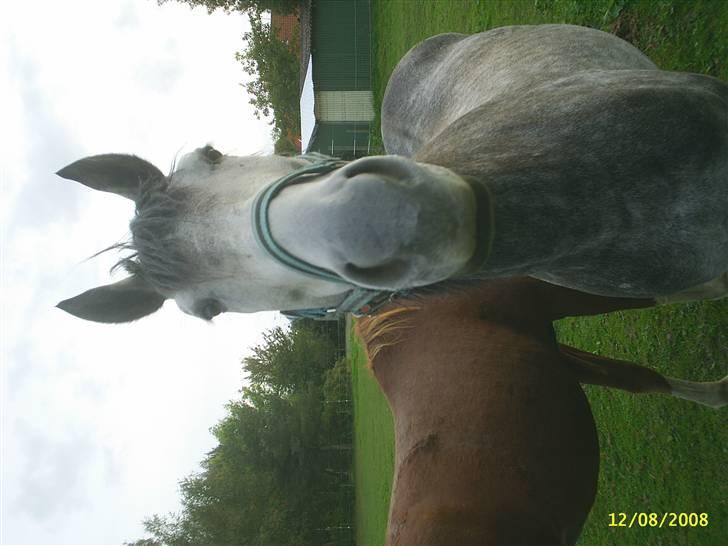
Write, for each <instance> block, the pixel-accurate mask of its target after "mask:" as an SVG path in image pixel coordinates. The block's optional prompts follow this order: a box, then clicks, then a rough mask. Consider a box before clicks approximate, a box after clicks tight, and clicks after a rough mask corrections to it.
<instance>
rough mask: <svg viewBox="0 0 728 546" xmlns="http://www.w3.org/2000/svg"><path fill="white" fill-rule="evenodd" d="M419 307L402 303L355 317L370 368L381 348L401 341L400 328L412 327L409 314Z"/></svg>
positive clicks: (357, 330)
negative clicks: (391, 307)
mask: <svg viewBox="0 0 728 546" xmlns="http://www.w3.org/2000/svg"><path fill="white" fill-rule="evenodd" d="M420 309H421V307H419V306H416V305H402V306H399V307H395V308H393V309H387V310H385V311H382V312H381V313H378V314H376V315H371V316H366V317H362V318H359V319H357V321H356V333H357V334H358V335H359V338H360V339H361V341H362V344H363V345H364V350H365V352H366V355H367V365H368V366H369V367H370V368H371V366H372V363H373V362H374V359H375V358H376V357H377V355H378V354H379V352H380V351H381V350H382V349H384V348H385V347H390V346H392V345H396V344H397V343H399V342H400V341H401V339H402V330H407V329H409V328H411V327H412V323H411V322H412V321H411V320H410V319H411V316H409V315H410V314H411V313H412V312H414V311H418V310H420Z"/></svg>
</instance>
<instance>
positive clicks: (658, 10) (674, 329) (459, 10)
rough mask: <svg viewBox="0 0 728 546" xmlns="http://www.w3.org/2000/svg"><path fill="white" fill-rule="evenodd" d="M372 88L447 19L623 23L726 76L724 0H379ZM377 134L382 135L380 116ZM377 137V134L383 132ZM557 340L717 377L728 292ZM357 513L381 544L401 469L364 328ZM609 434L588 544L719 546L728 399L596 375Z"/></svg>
mask: <svg viewBox="0 0 728 546" xmlns="http://www.w3.org/2000/svg"><path fill="white" fill-rule="evenodd" d="M373 20H374V44H375V46H374V54H375V60H374V63H373V66H374V85H375V89H374V93H375V101H377V102H378V104H381V98H382V95H383V93H384V88H385V86H386V82H387V80H388V78H389V75H390V73H391V71H392V70H393V69H394V66H395V65H396V63H397V62H398V61H399V59H400V58H401V57H402V56H403V55H404V54H405V53H406V52H407V50H408V49H409V48H410V47H412V46H413V45H415V44H416V43H418V42H419V41H421V40H422V39H424V38H426V37H428V36H432V35H434V34H438V33H441V32H453V31H454V32H464V33H473V32H479V31H482V30H486V29H489V28H493V27H498V26H502V25H509V24H533V23H547V22H548V23H573V24H582V25H587V26H592V27H596V28H600V29H603V30H608V31H615V32H617V33H618V34H619V35H620V36H622V37H624V38H625V39H628V40H630V41H631V42H633V43H634V44H635V45H636V46H637V47H639V48H640V49H641V50H642V51H644V52H645V53H647V54H648V55H649V56H650V58H651V59H652V60H653V61H655V62H656V63H657V64H658V66H660V67H661V68H664V69H668V70H681V71H690V72H699V73H705V74H710V75H712V76H716V77H719V78H721V79H723V80H728V2H723V1H708V0H703V1H700V0H696V1H692V2H688V1H680V2H658V1H629V0H627V1H624V0H596V1H594V2H588V1H582V0H550V1H549V0H537V1H536V0H532V1H508V0H480V1H478V0H472V1H459V0H454V1H446V0H373ZM374 138H375V142H379V143H380V144H381V139H380V138H379V137H378V127H377V128H376V129H375V135H374ZM377 139H378V140H377ZM557 332H558V336H559V338H560V340H562V341H563V342H565V343H568V344H571V345H573V346H575V347H579V348H582V349H585V350H589V351H593V352H596V353H599V354H603V355H606V356H612V357H617V358H623V359H626V360H632V361H635V362H639V363H642V364H645V365H649V366H650V367H653V368H654V369H657V370H659V371H660V372H662V373H664V374H665V375H670V376H674V377H680V378H683V379H691V380H714V379H718V378H720V377H722V376H723V375H725V374H726V373H728V300H724V301H721V302H703V303H699V304H690V305H675V306H665V307H661V308H658V309H653V310H648V311H631V312H624V313H614V314H612V315H605V316H599V317H592V318H584V319H567V320H564V321H561V322H560V323H558V324H557ZM350 342H351V343H350V347H351V353H352V365H353V372H354V399H355V400H354V401H355V479H356V487H357V504H356V527H357V544H358V545H359V546H379V545H380V544H383V540H384V532H385V529H386V522H387V515H388V504H389V495H390V487H391V478H392V460H393V452H392V442H393V438H392V429H391V415H390V413H389V410H388V408H387V406H386V402H385V401H384V398H383V397H382V395H381V393H380V392H379V389H378V387H377V385H376V383H375V382H374V380H373V378H372V376H371V374H370V372H369V371H368V370H367V369H366V363H365V361H364V357H363V353H362V352H361V348H360V347H359V345H358V343H357V341H356V340H355V339H351V340H350ZM586 390H587V395H588V397H589V400H590V402H591V404H592V409H593V411H594V417H595V419H596V421H597V427H598V429H599V438H600V443H601V447H602V459H601V465H602V467H601V472H600V481H599V492H598V496H597V500H596V503H595V506H594V509H593V510H592V513H591V515H590V517H589V520H588V521H587V524H586V526H585V529H584V533H583V535H582V538H581V540H580V544H581V545H589V546H591V545H594V546H597V545H598V546H602V545H610V546H611V545H615V544H619V545H620V546H637V545H639V546H658V545H669V546H680V545H688V544H689V545H690V546H696V545H698V546H700V545H705V546H717V545H720V544H726V543H728V541H727V540H726V538H725V537H726V536H728V480H726V470H727V469H728V413H727V412H726V410H722V411H720V412H716V411H714V410H710V409H708V408H703V407H701V406H697V405H694V404H690V403H688V402H684V401H682V400H677V399H672V398H670V397H661V396H633V395H630V394H627V393H623V392H621V391H616V390H610V389H602V388H597V387H593V388H587V389H586ZM635 511H636V512H650V511H653V512H663V511H668V512H707V513H708V514H709V516H710V523H709V526H708V527H707V528H697V529H649V528H646V529H639V528H632V529H621V528H610V527H608V522H609V520H608V514H609V513H610V512H628V513H629V512H635Z"/></svg>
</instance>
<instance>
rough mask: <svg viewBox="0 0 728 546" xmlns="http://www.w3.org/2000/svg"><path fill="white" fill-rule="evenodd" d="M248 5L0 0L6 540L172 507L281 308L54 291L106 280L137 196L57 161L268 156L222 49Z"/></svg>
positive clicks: (135, 519)
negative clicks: (139, 311) (211, 7)
mask: <svg viewBox="0 0 728 546" xmlns="http://www.w3.org/2000/svg"><path fill="white" fill-rule="evenodd" d="M246 29H247V18H246V17H245V16H241V15H225V14H223V13H222V12H219V13H216V14H213V15H208V14H207V12H206V10H205V9H202V8H196V9H195V10H191V9H190V8H189V7H188V6H186V5H181V4H177V3H174V2H172V3H168V4H165V5H163V6H158V5H157V4H156V1H154V0H105V1H104V2H99V1H98V0H87V1H82V0H65V1H63V2H57V1H38V0H36V1H34V2H2V3H0V93H1V96H2V101H0V120H2V121H1V122H0V123H1V124H2V130H1V131H0V139H2V146H0V192H1V194H0V195H1V198H0V237H1V239H0V279H1V282H2V285H1V290H0V298H1V299H0V349H1V351H0V358H1V361H0V365H1V374H0V400H1V406H0V410H1V415H0V426H1V428H0V544H3V545H15V544H17V545H20V544H77V545H80V544H121V543H122V542H123V541H131V540H135V539H138V538H142V537H143V536H144V533H143V527H142V524H141V521H142V519H143V518H145V517H148V516H151V515H153V514H155V513H157V514H166V513H168V512H172V511H176V510H178V509H179V490H178V482H179V481H180V480H181V479H182V478H184V477H185V476H187V475H189V474H190V473H192V472H195V471H197V470H199V464H198V463H199V461H200V460H202V459H203V458H204V456H205V454H206V453H207V452H208V451H209V450H211V449H212V448H213V447H214V445H215V443H214V439H213V437H212V435H211V434H210V432H209V429H210V427H212V426H213V425H214V424H215V423H217V421H219V420H220V419H221V418H222V417H223V416H224V415H225V409H224V406H225V404H226V403H227V402H228V401H229V400H232V399H235V398H236V397H238V396H239V392H238V391H239V390H240V389H241V387H242V385H243V381H244V377H243V373H242V369H241V360H242V358H243V357H245V356H246V355H249V354H250V348H251V347H253V346H255V345H256V344H259V343H261V342H262V332H264V331H265V330H267V329H269V328H272V327H274V326H276V325H281V326H285V325H286V324H287V321H286V320H285V319H284V318H282V317H281V315H279V314H277V313H256V314H251V315H242V314H226V315H221V316H220V317H218V318H217V319H216V320H215V322H214V324H207V323H205V322H203V321H201V320H199V319H195V318H193V317H190V316H187V315H185V314H183V313H182V312H180V311H179V310H178V309H177V308H176V305H175V304H174V302H170V301H168V302H167V303H166V304H165V305H164V307H163V308H162V309H161V310H160V311H159V312H157V313H156V314H154V315H152V316H150V317H147V318H145V319H143V320H141V321H138V322H135V323H131V324H126V325H100V324H95V323H90V322H86V321H82V320H80V319H77V318H74V317H72V316H70V315H68V314H66V313H64V312H62V311H60V310H59V309H56V308H55V304H56V303H57V302H59V301H60V300H63V299H66V298H68V297H71V296H74V295H76V294H78V293H80V292H83V291H85V290H87V289H89V288H92V287H94V286H98V285H100V284H107V283H109V282H112V281H113V280H118V277H117V278H111V277H109V273H108V270H109V268H110V266H111V265H112V264H113V263H114V261H115V259H116V257H117V256H116V255H115V254H114V253H107V254H105V255H102V256H99V257H97V258H94V259H91V260H87V258H88V257H89V256H91V255H93V254H94V253H96V252H98V251H99V250H101V249H104V248H106V247H107V246H109V245H110V244H112V243H115V242H118V241H120V240H123V239H125V238H126V237H127V235H128V222H129V220H130V218H131V216H132V213H133V204H132V203H131V202H129V201H127V200H125V199H123V198H120V197H117V196H114V195H111V194H106V193H102V192H95V191H93V190H90V189H88V188H86V187H84V186H82V185H80V184H77V183H75V182H72V181H68V180H64V179H61V178H60V177H57V176H56V175H54V173H55V172H56V171H57V170H58V169H60V168H61V167H63V166H65V165H67V164H69V163H71V162H73V161H75V160H77V159H80V158H81V157H84V156H87V155H93V154H99V153H109V152H114V153H134V154H136V155H139V156H141V157H143V158H145V159H147V160H149V161H151V162H152V163H154V164H156V165H157V166H158V167H160V168H161V170H162V171H167V170H168V169H169V167H170V165H171V163H172V160H173V159H174V158H175V156H177V155H179V154H183V153H185V152H187V151H190V150H192V149H194V148H196V147H199V146H202V145H204V144H206V143H211V144H212V145H214V146H215V147H216V148H218V149H219V150H220V151H222V152H224V153H231V154H236V155H245V154H252V153H261V152H263V153H269V152H271V151H272V148H273V145H272V141H271V138H270V126H269V125H268V124H267V122H266V121H265V120H262V121H259V120H256V119H255V117H254V115H253V112H252V107H251V106H250V105H249V104H248V97H247V96H246V95H245V90H244V88H243V87H242V86H241V85H240V84H241V83H243V82H245V81H246V78H248V76H247V75H246V74H245V73H244V72H243V71H242V68H241V65H240V64H239V63H238V62H237V61H236V60H235V57H234V54H235V52H236V51H239V50H241V49H243V47H244V43H243V42H242V39H241V37H242V34H243V33H244V32H245V31H246Z"/></svg>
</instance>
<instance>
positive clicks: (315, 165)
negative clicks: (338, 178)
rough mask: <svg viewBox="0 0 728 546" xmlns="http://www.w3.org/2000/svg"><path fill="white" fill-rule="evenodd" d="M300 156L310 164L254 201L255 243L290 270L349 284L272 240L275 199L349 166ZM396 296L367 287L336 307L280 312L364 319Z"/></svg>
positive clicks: (312, 155)
mask: <svg viewBox="0 0 728 546" xmlns="http://www.w3.org/2000/svg"><path fill="white" fill-rule="evenodd" d="M298 157H299V158H300V159H305V160H307V161H309V162H310V163H311V165H310V166H308V167H303V168H301V169H298V170H296V171H293V172H292V173H290V174H288V175H286V176H284V177H283V178H279V179H278V180H276V181H274V182H273V183H272V184H269V185H268V186H266V187H265V188H263V190H262V191H261V192H260V193H258V195H256V197H255V199H254V200H253V214H252V219H253V234H254V235H255V240H256V241H257V243H258V245H260V247H261V248H262V249H263V250H265V251H266V252H267V253H268V254H269V255H270V256H271V257H272V258H273V259H275V260H276V261H277V262H278V263H280V264H282V265H285V266H286V267H288V268H290V269H293V270H295V271H298V272H300V273H304V274H306V275H309V276H312V277H315V278H317V279H323V280H325V281H330V282H337V283H341V284H347V285H350V283H349V282H348V281H346V280H345V279H344V278H342V277H341V276H340V275H338V274H337V273H334V272H333V271H330V270H328V269H324V268H323V267H318V266H315V265H313V264H310V263H308V262H306V261H304V260H302V259H301V258H299V257H297V256H295V255H293V254H291V253H290V252H288V251H287V250H286V249H285V248H283V247H282V246H281V245H280V244H278V242H277V241H276V240H275V239H274V238H273V234H272V233H271V229H270V215H269V213H268V209H269V208H270V204H271V202H272V201H273V199H274V198H275V197H276V196H277V195H278V194H279V193H280V192H281V191H283V190H284V189H285V188H287V187H288V186H293V185H294V184H301V183H303V182H309V181H310V180H311V179H312V178H313V177H315V176H318V175H321V174H326V173H329V172H331V171H333V170H335V169H338V168H339V167H343V166H344V165H346V163H347V162H346V161H342V160H340V159H335V158H331V157H327V156H324V155H321V154H317V153H309V154H305V155H301V156H298ZM397 294H398V292H390V291H386V290H369V289H367V288H360V287H357V286H352V288H351V289H350V290H349V292H348V293H347V295H346V297H344V299H343V301H342V302H341V303H340V304H339V305H337V306H336V307H334V308H327V307H316V308H311V309H297V310H294V311H281V312H282V313H283V314H284V315H286V316H287V317H289V318H292V319H297V318H314V319H319V320H335V319H338V318H340V317H342V316H344V315H345V314H346V313H353V314H354V315H356V316H362V315H368V314H371V313H373V312H375V311H376V310H378V309H379V308H380V307H382V306H383V305H385V304H386V303H388V302H389V301H391V300H392V299H393V298H394V297H395V296H396V295H397Z"/></svg>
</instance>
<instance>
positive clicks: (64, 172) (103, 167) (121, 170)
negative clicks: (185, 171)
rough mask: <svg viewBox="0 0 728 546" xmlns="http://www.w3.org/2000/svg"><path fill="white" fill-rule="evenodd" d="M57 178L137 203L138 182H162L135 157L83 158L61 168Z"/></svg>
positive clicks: (156, 171) (157, 173) (158, 173)
mask: <svg viewBox="0 0 728 546" xmlns="http://www.w3.org/2000/svg"><path fill="white" fill-rule="evenodd" d="M56 174H57V175H58V176H61V177H63V178H67V179H69V180H75V181H76V182H80V183H81V184H84V185H85V186H88V187H89V188H93V189H95V190H100V191H107V192H111V193H115V194H117V195H121V196H123V197H126V198H128V199H131V200H132V201H136V199H137V196H138V194H139V181H140V180H146V179H148V178H152V177H154V178H159V177H161V178H164V175H163V174H162V171H160V170H159V169H158V168H157V167H155V166H154V165H152V164H151V163H149V162H148V161H146V160H144V159H142V158H140V157H137V156H135V155H127V154H102V155H92V156H90V157H84V158H83V159H79V160H78V161H75V162H73V163H71V164H70V165H67V166H66V167H63V168H62V169H61V170H60V171H58V172H57V173H56Z"/></svg>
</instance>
